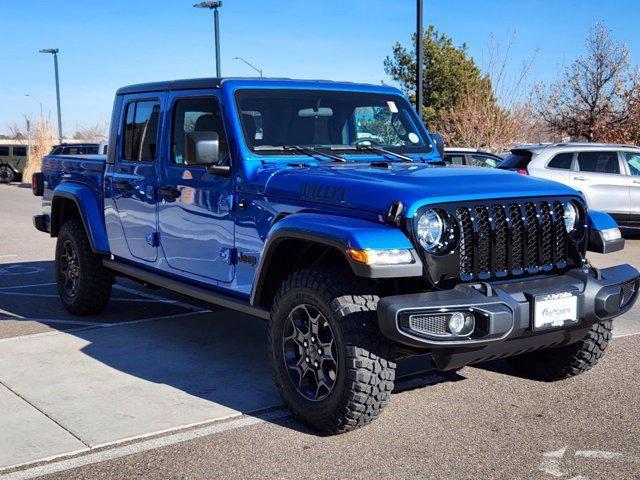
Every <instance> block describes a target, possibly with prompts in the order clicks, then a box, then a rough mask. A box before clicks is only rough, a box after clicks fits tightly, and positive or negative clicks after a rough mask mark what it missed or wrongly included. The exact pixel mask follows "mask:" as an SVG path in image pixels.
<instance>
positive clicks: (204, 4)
mask: <svg viewBox="0 0 640 480" xmlns="http://www.w3.org/2000/svg"><path fill="white" fill-rule="evenodd" d="M221 6H222V0H218V1H217V2H200V3H196V4H195V5H194V7H196V8H209V9H216V8H218V7H221Z"/></svg>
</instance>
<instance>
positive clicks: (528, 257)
mask: <svg viewBox="0 0 640 480" xmlns="http://www.w3.org/2000/svg"><path fill="white" fill-rule="evenodd" d="M447 210H448V211H450V212H451V213H452V214H453V215H454V216H455V218H456V220H457V222H458V227H459V234H460V243H459V249H458V250H459V252H458V253H459V262H458V265H457V267H458V272H457V274H458V276H459V278H460V279H462V280H465V281H468V280H477V279H479V280H484V279H489V278H501V277H507V276H513V275H522V274H524V273H530V274H533V273H538V272H541V271H551V270H553V269H564V268H565V267H566V266H567V262H568V259H569V258H568V257H569V252H568V247H569V244H570V241H569V238H568V234H567V232H566V230H565V227H564V203H563V201H561V200H555V199H550V200H546V199H545V200H535V201H534V200H524V201H518V200H505V201H501V202H492V203H489V204H467V205H465V206H457V207H456V208H455V210H453V209H449V208H447ZM432 263H435V262H432ZM449 273H452V272H449Z"/></svg>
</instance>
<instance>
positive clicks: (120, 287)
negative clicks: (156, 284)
mask: <svg viewBox="0 0 640 480" xmlns="http://www.w3.org/2000/svg"><path fill="white" fill-rule="evenodd" d="M113 288H115V289H117V290H120V291H122V292H126V293H131V294H134V295H139V296H140V297H143V298H148V299H149V300H155V301H156V302H165V303H173V304H174V305H178V306H179V307H182V308H186V309H187V310H193V311H198V310H200V308H199V307H196V306H195V305H191V304H190V303H184V302H180V301H178V300H169V299H167V298H164V297H161V296H160V295H154V294H153V293H149V292H142V291H140V290H136V289H134V288H129V287H125V286H124V285H117V284H116V285H114V286H113Z"/></svg>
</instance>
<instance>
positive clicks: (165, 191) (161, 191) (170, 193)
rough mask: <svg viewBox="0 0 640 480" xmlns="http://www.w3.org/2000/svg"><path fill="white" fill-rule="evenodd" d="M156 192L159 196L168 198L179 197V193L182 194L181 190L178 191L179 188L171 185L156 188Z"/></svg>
mask: <svg viewBox="0 0 640 480" xmlns="http://www.w3.org/2000/svg"><path fill="white" fill-rule="evenodd" d="M156 193H157V194H158V195H160V196H161V197H164V198H166V199H169V200H175V199H176V198H180V195H182V192H180V190H178V189H177V188H176V187H174V186H173V185H169V186H167V187H164V188H158V189H157V190H156Z"/></svg>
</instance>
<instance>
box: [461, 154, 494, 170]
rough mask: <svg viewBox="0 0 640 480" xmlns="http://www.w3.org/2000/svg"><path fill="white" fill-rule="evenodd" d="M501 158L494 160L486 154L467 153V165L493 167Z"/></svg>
mask: <svg viewBox="0 0 640 480" xmlns="http://www.w3.org/2000/svg"><path fill="white" fill-rule="evenodd" d="M501 162H502V160H496V159H495V158H493V157H489V156H487V155H478V154H472V155H469V165H473V166H474V167H490V168H495V167H497V166H498V164H500V163H501Z"/></svg>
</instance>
